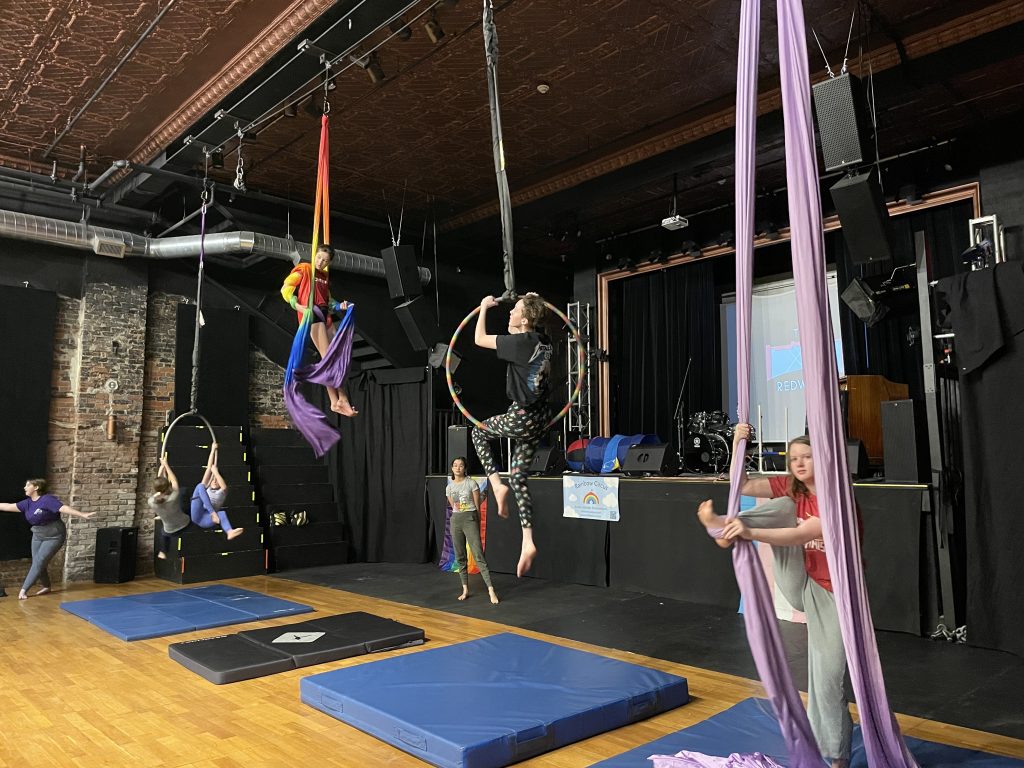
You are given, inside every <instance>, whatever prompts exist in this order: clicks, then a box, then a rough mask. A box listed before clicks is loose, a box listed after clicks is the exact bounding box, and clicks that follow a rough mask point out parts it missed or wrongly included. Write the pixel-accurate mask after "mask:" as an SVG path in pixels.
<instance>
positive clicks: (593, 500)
mask: <svg viewBox="0 0 1024 768" xmlns="http://www.w3.org/2000/svg"><path fill="white" fill-rule="evenodd" d="M583 503H584V504H600V503H601V499H599V498H598V497H597V494H596V493H594V492H593V491H589V492H587V494H586V496H584V497H583Z"/></svg>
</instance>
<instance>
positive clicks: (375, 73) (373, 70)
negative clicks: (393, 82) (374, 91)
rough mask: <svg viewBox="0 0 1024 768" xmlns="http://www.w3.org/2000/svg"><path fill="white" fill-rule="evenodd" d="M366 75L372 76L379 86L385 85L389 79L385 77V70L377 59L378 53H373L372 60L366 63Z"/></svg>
mask: <svg viewBox="0 0 1024 768" xmlns="http://www.w3.org/2000/svg"><path fill="white" fill-rule="evenodd" d="M366 74H367V75H369V76H370V80H372V81H373V82H374V83H375V84H377V85H379V84H380V83H383V82H384V81H385V80H386V79H387V77H386V76H385V75H384V70H383V68H382V67H381V66H380V59H378V58H377V54H376V53H371V54H370V58H369V60H368V61H367V63H366Z"/></svg>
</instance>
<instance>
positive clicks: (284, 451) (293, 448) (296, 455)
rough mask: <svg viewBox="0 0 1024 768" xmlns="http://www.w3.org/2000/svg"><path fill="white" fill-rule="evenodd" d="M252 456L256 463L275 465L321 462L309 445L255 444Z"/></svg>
mask: <svg viewBox="0 0 1024 768" xmlns="http://www.w3.org/2000/svg"><path fill="white" fill-rule="evenodd" d="M253 456H254V457H255V459H256V463H257V464H259V465H263V464H274V465H275V466H294V465H296V464H299V465H305V464H322V463H323V462H322V461H321V460H320V459H318V458H317V456H316V454H315V453H313V449H312V448H310V447H309V445H308V444H307V445H300V444H297V445H259V444H257V445H255V446H253Z"/></svg>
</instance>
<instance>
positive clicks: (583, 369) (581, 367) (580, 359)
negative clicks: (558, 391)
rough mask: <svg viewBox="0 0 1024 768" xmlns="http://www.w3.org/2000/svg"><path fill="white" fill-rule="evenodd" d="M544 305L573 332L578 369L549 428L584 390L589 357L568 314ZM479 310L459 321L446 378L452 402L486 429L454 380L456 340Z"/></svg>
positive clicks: (474, 423) (449, 354)
mask: <svg viewBox="0 0 1024 768" xmlns="http://www.w3.org/2000/svg"><path fill="white" fill-rule="evenodd" d="M544 306H545V307H547V308H548V309H550V310H551V311H552V312H553V313H554V314H555V315H557V316H558V317H559V318H560V319H561V321H562V322H563V323H565V327H566V328H567V329H568V330H569V333H571V334H572V335H573V337H574V338H575V339H576V371H577V376H576V387H575V389H573V391H572V394H571V395H569V401H568V402H567V403H566V404H565V405H564V406H563V407H562V410H560V411H559V412H558V413H557V414H555V416H554V417H553V418H552V419H551V421H549V422H548V423H547V425H546V426H545V427H544V429H545V430H547V429H550V428H551V427H553V426H554V425H555V424H557V423H558V422H559V421H561V420H562V418H563V417H564V416H565V414H567V413H568V412H569V409H570V408H572V404H573V403H575V402H576V401H577V400H578V399H579V396H580V392H582V391H583V383H584V381H585V380H586V377H587V358H586V355H585V354H584V352H583V349H584V344H583V337H581V336H580V332H579V331H578V330H577V329H576V326H575V325H573V324H572V322H571V321H570V320H569V318H568V317H567V316H566V314H565V313H564V312H563V311H562V310H560V309H559V308H558V307H556V306H555V305H554V304H550V303H548V302H546V301H545V302H544ZM479 312H480V307H476V308H475V309H473V311H472V312H470V313H469V314H468V315H466V318H465V319H464V320H463V321H462V322H461V323H459V327H458V328H456V329H455V333H453V334H452V340H451V341H449V342H448V352H447V354H446V355H445V356H444V376H445V380H446V381H447V382H448V391H449V392H450V393H451V396H452V402H453V403H455V407H456V408H458V409H459V410H460V411H461V412H462V415H463V416H465V417H466V419H467V420H468V421H469V422H470V423H471V424H472V425H473V426H475V427H479V428H480V429H483V430H485V431H486V430H487V427H486V426H485V425H484V423H483V422H482V421H480V420H479V419H477V418H476V417H474V416H473V414H471V413H470V412H469V411H468V410H467V409H466V406H464V405H463V404H462V401H461V400H460V399H459V396H458V394H456V392H455V383H454V382H453V381H452V350H453V349H455V342H456V341H458V339H459V334H460V333H462V330H463V329H464V328H465V327H466V326H467V325H469V321H470V320H472V319H473V318H474V317H476V315H477V313H479Z"/></svg>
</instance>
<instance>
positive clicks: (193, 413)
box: [160, 409, 217, 457]
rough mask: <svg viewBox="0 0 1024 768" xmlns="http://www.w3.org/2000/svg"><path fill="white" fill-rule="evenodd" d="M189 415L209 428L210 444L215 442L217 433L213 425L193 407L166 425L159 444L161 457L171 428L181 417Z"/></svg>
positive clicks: (165, 449) (165, 450)
mask: <svg viewBox="0 0 1024 768" xmlns="http://www.w3.org/2000/svg"><path fill="white" fill-rule="evenodd" d="M189 416H194V417H195V418H197V419H199V421H201V422H203V425H204V426H205V427H206V428H207V429H208V430H210V444H211V445H212V444H213V443H216V442H217V434H216V433H215V432H214V431H213V427H212V426H211V424H210V422H209V421H207V420H206V417H205V416H203V414H201V413H200V412H199V411H197V410H194V409H193V410H191V411H185V413H183V414H181V415H180V416H178V417H177V418H176V419H175V420H174V421H172V422H171V423H170V424H169V425H168V426H167V431H166V432H164V439H163V441H162V442H161V444H160V456H161V457H163V456H166V455H167V439H168V438H169V437H170V436H171V430H173V429H174V427H175V426H177V424H178V422H179V421H181V420H182V419H186V418H188V417H189Z"/></svg>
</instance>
